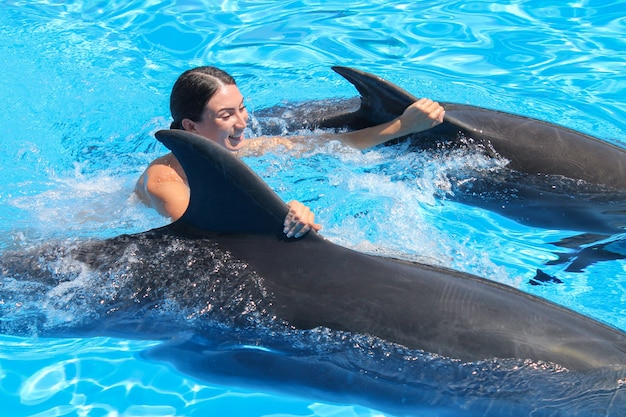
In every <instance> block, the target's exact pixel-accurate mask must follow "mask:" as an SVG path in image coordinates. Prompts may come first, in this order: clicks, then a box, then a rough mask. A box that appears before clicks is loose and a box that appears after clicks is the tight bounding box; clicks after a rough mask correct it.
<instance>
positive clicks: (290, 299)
mask: <svg viewBox="0 0 626 417" xmlns="http://www.w3.org/2000/svg"><path fill="white" fill-rule="evenodd" d="M156 136H157V138H158V139H159V140H160V141H161V142H162V143H164V144H165V146H167V147H168V148H169V149H170V150H171V151H172V152H173V153H174V155H176V157H177V159H178V160H179V161H180V162H181V164H182V166H183V168H184V170H185V172H186V173H187V177H188V179H189V186H190V189H191V198H190V203H189V207H188V209H187V211H186V212H185V214H184V215H183V216H182V217H181V218H180V219H179V220H178V221H177V222H175V223H173V224H172V225H169V226H167V227H165V228H163V229H159V230H157V231H154V232H151V233H158V234H160V235H162V236H175V237H179V238H181V237H182V238H185V239H200V240H203V241H205V242H206V245H207V246H209V245H217V246H218V247H219V248H221V249H223V250H225V251H227V252H228V253H231V254H232V256H233V257H234V258H236V259H237V260H238V261H240V262H242V263H244V264H245V265H248V268H250V269H251V270H253V271H255V272H256V273H257V274H258V276H260V277H261V278H262V280H263V287H264V290H265V291H267V293H268V294H271V298H272V300H273V301H272V307H271V309H272V314H273V315H275V316H276V317H279V318H280V319H282V320H284V321H286V322H287V323H289V324H290V325H292V326H295V327H296V328H300V329H310V328H315V327H328V328H331V329H334V330H342V331H347V332H351V333H364V334H370V335H374V336H377V337H379V338H382V339H384V340H387V341H391V342H395V343H398V344H400V345H403V346H406V347H409V348H411V349H420V350H424V351H428V352H432V353H437V354H440V355H443V356H447V357H452V358H456V359H460V360H463V361H477V360H484V359H491V358H519V359H531V360H535V361H546V362H552V363H555V364H559V365H561V366H564V367H566V368H568V369H571V370H589V369H594V368H599V367H618V368H622V367H625V366H626V334H625V333H623V332H621V331H619V330H617V329H614V328H611V327H608V326H606V325H604V324H601V323H599V322H596V321H594V320H591V319H589V318H587V317H584V316H582V315H580V314H577V313H575V312H573V311H570V310H567V309H565V308H562V307H559V306H557V305H555V304H553V303H550V302H548V301H545V300H542V299H539V298H537V297H534V296H531V295H529V294H526V293H523V292H521V291H518V290H516V289H514V288H512V287H509V286H506V285H502V284H499V283H496V282H493V281H489V280H486V279H482V278H479V277H476V276H472V275H468V274H465V273H461V272H457V271H453V270H449V269H444V268H438V267H433V266H428V265H424V264H419V263H413V262H405V261H402V260H397V259H391V258H383V257H376V256H372V255H367V254H363V253H359V252H355V251H353V250H350V249H347V248H344V247H342V246H338V245H336V244H334V243H332V242H330V241H328V240H326V239H324V238H322V237H321V236H320V235H318V234H317V233H309V234H307V235H306V236H305V237H303V238H301V239H299V240H290V239H285V238H284V237H283V235H282V223H283V219H284V218H285V216H286V214H287V211H288V208H287V206H286V205H285V204H284V203H283V202H282V201H281V199H280V198H279V197H278V196H277V195H276V194H275V193H274V192H273V191H272V190H271V189H270V188H269V187H268V186H267V185H266V184H265V183H264V182H263V181H262V180H261V179H260V178H259V177H258V176H257V175H256V174H254V173H253V172H252V171H251V170H250V168H248V166H247V165H245V164H244V163H243V162H241V161H239V160H238V159H237V158H236V157H234V156H233V155H232V154H231V153H229V152H228V151H226V150H225V149H222V148H221V147H219V145H216V144H214V143H213V142H211V141H209V140H207V139H205V138H203V137H201V136H198V135H195V134H191V133H188V132H184V131H176V130H170V131H160V132H157V134H156ZM216 199H217V200H219V203H218V204H216Z"/></svg>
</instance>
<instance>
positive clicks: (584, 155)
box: [255, 66, 626, 269]
mask: <svg viewBox="0 0 626 417" xmlns="http://www.w3.org/2000/svg"><path fill="white" fill-rule="evenodd" d="M332 69H333V70H334V71H335V72H337V73H338V74H340V75H341V76H343V77H344V78H345V79H346V80H348V81H349V82H350V83H352V84H353V85H354V86H355V88H356V89H357V91H358V92H359V93H360V96H359V97H353V98H350V99H344V100H340V99H336V100H331V101H328V100H325V101H320V102H308V103H306V104H300V105H295V106H294V105H289V106H288V107H281V106H277V107H271V108H268V109H263V110H261V111H259V112H256V113H255V114H256V115H257V116H259V117H260V118H261V119H262V120H265V122H264V123H265V124H264V125H263V129H265V131H264V133H269V134H273V133H274V134H279V133H286V132H285V129H286V130H287V131H294V130H297V129H302V128H309V129H312V128H337V129H349V130H354V129H361V128H364V127H368V126H372V125H375V124H378V123H384V122H386V121H389V120H391V119H393V118H395V117H397V116H399V115H401V114H402V112H403V111H404V110H405V109H406V107H407V106H408V105H410V104H411V103H413V102H414V101H416V100H417V97H415V96H414V95H412V94H410V93H409V92H407V91H405V90H403V89H402V88H400V87H398V86H397V85H394V84H392V83H390V82H389V81H386V80H384V79H383V78H381V77H378V76H376V75H373V74H370V73H367V72H364V71H361V70H358V69H354V68H348V67H342V66H335V67H333V68H332ZM441 104H442V105H443V107H444V108H445V110H446V113H445V117H444V122H443V123H442V124H440V125H438V126H436V127H435V128H433V129H429V130H427V131H424V132H421V133H417V134H413V135H410V137H409V140H410V150H413V151H417V150H428V149H436V148H438V147H439V146H440V145H442V144H444V145H446V147H455V146H465V147H466V146H468V143H470V146H472V147H473V148H474V149H478V150H479V151H481V152H483V153H485V154H487V155H488V156H490V157H497V158H504V159H505V160H506V161H507V164H506V166H505V167H504V168H503V169H501V170H499V171H498V172H491V171H490V172H489V173H487V174H484V173H481V172H473V173H468V174H467V175H464V176H463V178H462V180H459V181H454V180H453V179H452V181H451V182H452V187H453V188H452V189H451V190H449V191H446V192H445V193H444V194H445V197H444V198H447V199H451V200H453V201H457V202H460V203H463V204H466V205H471V206H477V207H481V208H484V209H486V210H489V211H492V212H495V213H498V214H499V215H502V216H505V217H508V218H511V219H513V220H515V221H516V222H518V223H521V224H524V225H528V226H532V227H540V228H547V229H560V230H571V231H573V232H579V233H581V234H582V235H583V236H589V235H595V236H597V241H598V245H600V244H601V242H602V241H604V240H607V239H610V238H611V237H612V236H614V235H617V234H620V233H622V232H623V231H624V227H625V226H626V150H625V149H624V148H622V147H619V146H616V145H614V144H611V143H608V142H606V141H603V140H600V139H598V138H594V137H592V136H590V135H587V134H584V133H581V132H577V131H574V130H572V129H568V128H565V127H562V126H559V125H556V124H552V123H547V122H544V121H541V120H537V119H532V118H528V117H522V116H518V115H514V114H509V113H504V112H501V111H496V110H489V109H485V108H481V107H475V106H470V105H464V104H457V103H446V102H443V103H441ZM277 119H280V120H281V121H282V123H283V125H281V126H283V130H282V131H280V129H276V126H277V125H278V123H277V122H276V120H277ZM617 239H618V240H619V239H623V238H622V237H617ZM612 240H615V239H612ZM588 243H589V242H587V244H588ZM563 244H567V243H566V242H564V243H563ZM556 245H557V246H561V244H560V243H558V242H557V243H556ZM584 249H585V248H583V247H581V248H580V250H577V251H575V255H574V256H576V259H577V265H578V269H584V268H585V267H587V266H589V265H591V264H593V263H594V262H598V261H600V260H602V259H623V258H624V256H622V255H621V254H619V253H618V254H617V255H615V256H612V255H610V254H609V255H608V256H605V257H598V256H595V255H596V254H597V251H590V250H584ZM563 263H564V264H565V265H566V262H565V260H564V262H563Z"/></svg>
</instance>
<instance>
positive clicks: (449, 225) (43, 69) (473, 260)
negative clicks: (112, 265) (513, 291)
mask: <svg viewBox="0 0 626 417" xmlns="http://www.w3.org/2000/svg"><path fill="white" fill-rule="evenodd" d="M625 5H626V3H625V2H624V1H614V2H604V3H603V5H602V6H596V5H593V6H592V5H591V4H588V3H587V2H582V1H580V2H571V3H568V4H564V3H563V2H556V1H510V2H500V3H499V4H493V3H492V2H483V1H469V2H467V1H463V2H461V1H443V2H442V1H439V2H431V1H423V2H402V1H374V2H372V1H367V2H365V1H362V2H346V1H294V2H281V3H276V2H272V1H267V2H261V1H249V2H244V1H239V2H238V1H223V2H219V3H218V2H211V1H174V0H170V1H163V2H159V1H147V0H144V1H136V2H89V1H85V2H76V3H74V4H72V5H65V4H64V2H55V1H42V2H37V1H29V2H18V1H5V2H4V3H3V5H2V7H1V8H0V49H1V50H2V55H1V56H2V57H3V59H2V69H3V74H4V76H3V78H2V80H1V81H0V85H1V87H2V88H1V91H3V97H4V102H5V107H6V109H5V111H4V115H3V117H2V118H0V127H1V128H2V132H4V140H3V141H2V143H1V144H0V149H1V150H2V165H3V167H4V169H3V172H4V179H3V180H2V182H1V185H0V198H1V199H2V207H1V208H0V210H2V215H1V216H0V227H1V230H2V231H3V233H2V241H1V243H0V245H2V249H3V250H5V249H9V248H21V247H29V246H30V245H33V244H35V243H38V242H42V241H47V240H49V239H53V238H68V237H71V238H79V237H91V236H96V237H110V236H115V235H118V234H120V233H129V232H138V231H142V230H146V229H148V228H151V227H155V226H159V225H162V224H164V222H163V219H161V218H159V217H158V216H157V215H155V214H154V213H152V212H151V211H150V210H147V209H144V208H143V207H141V206H140V205H139V204H137V202H136V201H135V200H134V198H133V197H132V196H131V192H132V187H133V185H134V181H135V180H136V178H137V176H138V175H139V174H140V172H141V171H142V170H143V169H144V168H145V166H146V164H147V163H148V162H149V161H150V160H152V159H153V158H154V157H156V156H157V155H160V154H162V153H163V152H164V149H163V147H162V146H161V145H158V144H157V143H156V141H155V140H154V139H153V137H152V134H153V132H154V131H155V130H157V129H159V128H163V127H166V126H167V125H168V120H167V115H168V108H167V99H168V94H169V90H170V88H171V84H172V82H173V80H174V79H175V78H176V76H177V75H178V74H179V73H180V72H181V71H182V70H184V69H186V68H188V67H190V66H194V65H199V64H205V63H212V64H217V65H219V66H220V67H223V68H224V69H226V70H227V71H229V72H230V73H232V74H233V75H234V76H235V77H236V78H237V80H238V83H239V85H240V88H241V90H242V92H243V93H244V94H245V95H246V97H247V102H248V105H249V106H250V108H251V109H252V110H254V109H260V108H263V107H266V106H270V105H274V104H277V103H280V102H281V101H283V100H284V101H291V100H306V99H316V98H324V97H333V96H344V97H348V96H352V95H354V94H355V91H354V90H353V88H352V86H351V85H349V84H348V83H347V82H345V81H343V80H341V79H340V77H338V76H336V75H335V74H333V73H332V72H331V71H330V69H329V67H330V66H331V65H336V64H341V65H347V66H353V67H357V68H361V69H364V70H367V71H369V72H373V73H375V74H377V75H380V76H383V77H385V78H387V79H389V80H391V81H393V82H394V83H396V84H398V85H400V86H402V87H404V88H405V89H407V90H409V91H411V92H412V93H414V94H415V95H417V96H428V97H432V98H434V99H437V100H441V101H451V102H461V103H468V104H473V105H478V106H483V107H488V108H495V109H499V110H504V111H509V112H512V113H518V114H523V115H526V116H531V117H536V118H539V119H543V120H549V121H552V122H554V123H558V124H562V125H565V126H568V127H570V128H574V129H577V130H580V131H583V132H587V133H590V134H592V135H594V136H597V137H600V138H602V139H605V140H607V141H611V142H614V143H618V144H622V145H623V143H624V141H625V140H626V107H625V105H624V103H623V97H624V90H625V89H626V76H625V75H624V73H623V51H624V46H625V45H624V40H623V39H624V37H625V36H624V35H625V32H626V20H625V18H624V17H623V10H624V6H625ZM401 155H402V149H398V148H393V147H392V148H384V149H376V150H373V151H370V152H366V153H360V152H351V151H349V150H345V149H341V150H337V149H334V148H331V149H328V148H323V149H321V150H320V151H319V152H317V153H313V154H311V155H308V156H307V157H305V158H299V159H297V158H292V157H288V156H285V155H268V156H265V157H263V158H256V159H251V160H249V161H247V162H249V163H250V165H251V166H253V168H254V169H255V170H257V172H259V173H260V174H261V175H262V176H263V177H264V178H266V179H267V180H268V181H269V183H270V184H271V185H272V187H273V188H274V189H275V190H276V191H277V192H278V193H279V194H280V195H281V197H283V198H284V199H285V200H288V199H292V198H297V199H299V200H301V201H305V202H307V204H309V205H310V206H311V207H312V208H313V209H314V211H315V212H316V213H317V217H318V219H319V221H320V222H321V223H322V224H323V225H324V231H323V233H324V235H325V236H326V237H328V238H329V239H331V240H333V241H336V242H338V243H341V244H344V245H346V246H350V247H353V248H356V249H358V250H363V251H368V252H378V253H384V254H387V253H390V254H394V255H399V254H400V255H402V256H405V257H410V258H417V259H420V260H425V261H426V262H429V263H435V264H439V265H444V266H449V267H452V268H455V269H459V270H463V271H467V272H471V273H474V274H477V275H480V276H484V277H488V278H490V279H495V280H499V281H502V282H505V283H508V284H510V285H513V286H515V287H517V288H520V289H522V290H524V291H528V292H531V293H533V294H536V295H540V296H543V297H546V298H548V299H550V300H553V301H555V302H557V303H559V304H562V305H565V306H568V307H570V308H573V309H575V310H576V311H579V312H582V313H584V314H587V315H589V316H592V317H594V318H597V319H600V320H603V321H605V322H607V323H609V324H612V325H614V326H617V327H619V328H621V329H623V330H626V316H625V315H624V314H623V313H624V307H623V306H624V302H625V301H626V289H625V288H624V282H625V279H624V277H625V274H626V272H624V266H625V265H626V264H625V263H624V261H623V260H619V259H618V260H611V261H605V262H598V263H596V264H594V265H592V266H590V267H588V268H587V269H585V270H583V271H582V272H569V271H566V269H567V265H566V264H562V263H561V264H557V265H545V264H546V262H548V261H551V260H555V259H557V254H563V253H567V252H568V249H567V248H563V247H557V246H555V245H553V244H552V242H556V241H558V240H560V239H562V238H565V237H570V236H573V235H574V234H575V233H573V232H571V231H567V230H548V229H536V228H530V227H526V226H523V225H519V224H517V223H514V222H512V221H510V220H508V219H506V218H502V217H499V216H496V215H494V214H493V213H490V212H486V211H483V210H479V209H476V208H472V207H467V206H463V205H459V204H455V203H453V202H451V201H449V200H446V199H439V198H436V197H435V195H436V194H437V188H436V187H435V185H434V184H440V181H445V179H446V178H447V177H446V175H447V174H448V173H449V172H451V171H454V170H455V169H460V168H463V167H474V168H475V167H478V168H482V167H484V168H485V169H488V168H489V167H490V164H491V163H492V162H491V161H486V160H483V159H480V158H478V157H477V156H476V155H472V154H455V155H448V156H445V157H442V158H439V159H432V158H429V155H416V156H415V158H417V159H412V160H407V159H406V158H403V157H401ZM389 161H392V162H391V163H390V162H389ZM411 166H419V167H420V169H421V172H420V175H418V176H417V177H416V178H409V179H405V178H400V180H398V177H401V176H399V175H398V174H399V173H400V172H402V171H403V170H406V169H407V168H408V167H411ZM283 170H284V171H283ZM280 171H283V173H281V175H277V173H279V172H280ZM287 173H288V174H287ZM407 177H410V176H407ZM347 195H349V198H346V196H347ZM537 269H543V270H546V272H548V273H550V274H553V275H555V276H557V277H558V278H559V279H561V280H562V281H563V284H559V285H544V286H531V285H530V284H529V280H530V278H532V277H533V276H534V275H535V272H536V270H537ZM3 285H4V288H3V295H4V297H3V298H2V303H3V304H2V305H3V310H2V311H3V317H2V319H3V320H5V321H6V320H9V318H8V317H7V316H6V315H4V314H5V313H6V311H15V309H14V308H13V309H9V308H8V307H9V306H8V304H10V302H11V301H10V298H9V297H7V296H6V294H8V293H9V294H10V291H11V289H10V288H8V287H7V285H8V284H7V282H6V281H5V282H3ZM62 295H63V294H59V293H57V294H49V295H47V297H48V298H47V299H46V298H44V299H43V301H42V300H41V299H37V300H35V301H36V302H40V303H41V302H43V303H47V308H48V309H49V310H48V311H52V312H51V313H48V314H49V318H53V319H55V320H58V321H59V322H63V321H64V320H70V321H71V320H72V319H74V318H75V317H74V316H73V314H75V313H76V312H77V311H76V310H72V309H71V308H70V309H64V308H57V309H52V307H51V305H52V303H51V299H52V298H53V297H55V296H56V297H59V296H62ZM61 304H62V303H61ZM31 307H32V306H31ZM296 336H297V337H302V338H304V339H302V341H306V340H309V339H306V338H307V337H310V338H313V337H317V338H318V339H315V341H316V343H319V341H320V340H327V341H328V343H329V345H328V346H331V347H332V349H334V350H333V351H332V352H333V354H335V355H336V357H337V358H338V359H337V360H347V361H354V362H357V363H360V364H361V365H363V364H366V363H367V364H368V366H373V365H372V364H375V363H378V362H381V363H385V364H387V365H389V366H391V365H393V366H409V365H408V364H407V363H405V362H403V361H401V360H400V361H399V362H398V361H397V360H398V359H397V358H396V357H395V356H394V355H392V354H390V351H389V350H388V348H389V347H385V346H382V347H374V348H372V349H365V348H363V349H362V350H358V349H357V351H352V352H351V351H350V348H349V346H353V345H355V344H358V343H359V342H361V343H362V344H363V345H364V346H366V345H367V341H364V340H359V339H358V338H357V339H351V338H349V337H344V335H336V334H322V335H319V334H318V335H315V336H313V335H296ZM337 339H339V340H337ZM342 343H345V345H344V344H342ZM156 345H157V343H156V342H154V341H149V340H148V341H146V340H126V339H111V338H85V339H43V338H37V337H16V336H5V335H2V336H0V357H1V358H2V359H1V362H0V395H1V397H2V404H3V406H4V407H5V409H6V410H9V411H10V413H11V414H9V415H90V416H91V415H103V416H104V415H107V416H113V415H128V416H134V415H151V416H165V415H224V414H227V415H247V416H250V415H259V416H261V415H271V416H283V415H299V416H334V415H342V416H344V415H345V416H353V415H354V416H374V415H393V413H387V412H380V411H376V410H375V408H376V407H374V408H373V409H370V408H367V407H366V406H364V405H363V404H361V403H351V402H350V401H349V400H348V401H341V400H340V399H337V400H336V402H332V401H325V400H324V398H323V396H317V395H316V393H308V392H306V390H300V391H298V390H297V389H296V390H295V394H296V395H292V394H294V392H293V391H292V390H290V389H288V387H282V388H281V387H275V388H277V389H276V390H274V389H273V387H272V386H267V385H269V384H266V386H263V385H262V384H260V385H259V384H250V385H247V384H246V381H239V382H238V383H235V384H221V383H220V382H219V381H211V380H207V379H206V378H202V375H192V374H190V373H189V372H187V373H186V372H179V371H176V370H175V369H173V367H172V366H170V364H169V363H167V361H164V362H160V361H153V360H149V359H146V358H145V357H144V356H143V352H145V351H147V350H149V349H151V348H153V347H155V346H156ZM343 352H351V353H348V354H346V355H347V356H342V355H343V354H344V353H343ZM402 353H403V356H402V358H406V357H410V358H413V359H415V357H413V356H411V355H410V354H408V353H407V352H402ZM359 355H362V356H359ZM390 355H391V359H388V360H389V361H391V362H385V361H384V359H383V358H388V357H390ZM368 358H370V359H368ZM371 358H373V359H371ZM367 360H371V361H372V362H367ZM359 361H361V362H359ZM417 362H419V360H418V361H417ZM420 363H421V362H420ZM429 363H430V364H431V365H433V362H429ZM433 366H435V365H433ZM440 366H441V367H440V368H437V372H433V373H432V374H429V376H430V377H432V379H433V380H436V377H438V376H440V375H441V374H446V371H448V373H450V372H451V371H450V368H446V367H445V366H443V365H440ZM378 371H380V369H378ZM466 371H467V372H468V373H469V374H470V375H471V374H472V372H474V371H476V370H475V369H466ZM457 372H458V370H457ZM492 375H493V374H492ZM463 376H464V375H463ZM552 377H554V375H552V374H542V375H540V376H539V377H536V378H537V379H531V381H533V382H535V383H538V382H539V381H544V382H545V381H546V380H550V378H552ZM557 377H558V376H557ZM541 378H544V379H541ZM459 381H462V382H464V383H467V381H468V380H467V379H466V378H463V377H461V376H459ZM497 381H499V380H498V379H495V380H493V379H488V380H486V381H483V380H481V381H474V383H475V384H483V383H484V389H485V390H487V391H489V390H497V389H506V387H505V388H503V387H501V386H498V384H497ZM518 382H519V381H518ZM399 383H400V381H399ZM567 383H569V384H571V385H575V383H576V381H572V380H567ZM433 385H434V387H435V388H433V387H430V386H425V387H424V390H423V392H424V394H423V395H424V396H425V397H426V396H428V395H443V393H442V390H445V389H447V388H449V387H437V384H436V381H435V383H434V384H433ZM513 386H514V385H513ZM507 387H508V388H511V386H507ZM455 388H456V389H458V391H457V393H458V395H456V396H455V397H454V398H455V400H454V402H453V404H452V405H451V408H449V409H447V410H441V409H439V408H437V407H435V406H432V407H429V406H426V407H424V409H423V410H420V412H421V415H465V414H463V413H464V410H466V409H467V408H468V407H470V405H471V404H470V402H471V401H472V400H470V399H469V398H467V397H464V396H463V394H462V393H463V390H464V389H467V388H468V387H467V386H463V385H462V383H461V384H460V385H459V386H457V387H455ZM574 391H575V390H574ZM583 393H584V391H583ZM581 395H582V394H581ZM556 400H558V398H557V399H555V402H556V404H557V405H558V404H559V402H558V401H556ZM579 400H580V401H578V402H584V401H583V398H579ZM426 402H427V401H425V403H426ZM575 402H576V398H574V399H572V398H568V399H567V401H565V399H563V403H564V404H566V405H565V406H564V407H572V408H571V409H567V408H565V409H561V410H560V411H561V412H562V413H563V414H564V415H568V414H567V412H568V411H571V412H570V415H575V414H574V413H575V412H578V413H580V415H590V414H592V413H593V412H595V410H592V411H590V410H588V409H587V410H579V409H576V408H575V406H572V403H575ZM470 408H471V407H470ZM557 408H558V407H557ZM506 410H508V411H510V412H512V413H514V412H515V410H516V408H515V405H509V408H507V409H506ZM511 410H512V411H511ZM523 410H524V408H523V406H521V405H520V408H519V409H518V411H520V412H523ZM446 413H447V414H446ZM555 413H556V411H555ZM502 414H503V413H501V414H500V415H502Z"/></svg>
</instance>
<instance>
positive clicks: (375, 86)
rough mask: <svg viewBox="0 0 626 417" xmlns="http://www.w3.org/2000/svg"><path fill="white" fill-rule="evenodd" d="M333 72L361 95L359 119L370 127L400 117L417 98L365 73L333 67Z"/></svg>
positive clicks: (347, 68)
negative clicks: (350, 84) (348, 82)
mask: <svg viewBox="0 0 626 417" xmlns="http://www.w3.org/2000/svg"><path fill="white" fill-rule="evenodd" d="M332 69H333V71H335V72H336V73H338V74H339V75H341V76H342V77H344V78H345V79H346V80H348V81H350V82H351V83H352V84H353V85H354V87H355V88H356V89H357V90H358V92H359V94H360V95H361V108H360V109H359V110H358V111H357V113H359V117H360V118H361V119H364V120H368V121H369V122H370V125H376V124H381V123H385V122H388V121H390V120H392V119H395V118H396V117H398V116H400V115H401V114H402V113H403V112H404V110H405V109H406V108H407V107H408V106H409V105H411V104H412V103H414V102H415V101H417V97H415V96H414V95H412V94H411V93H409V92H407V91H405V90H403V89H402V88H400V87H398V86H397V85H395V84H392V83H390V82H389V81H387V80H385V79H383V78H381V77H378V76H376V75H374V74H370V73H367V72H365V71H361V70H357V69H354V68H349V67H341V66H334V67H332Z"/></svg>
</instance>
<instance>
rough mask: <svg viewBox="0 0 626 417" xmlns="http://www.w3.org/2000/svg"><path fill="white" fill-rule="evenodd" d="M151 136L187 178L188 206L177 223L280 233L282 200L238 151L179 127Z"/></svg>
mask: <svg viewBox="0 0 626 417" xmlns="http://www.w3.org/2000/svg"><path fill="white" fill-rule="evenodd" d="M155 136H156V138H157V139H158V140H159V141H160V142H162V143H163V144H164V145H165V146H166V147H167V148H169V149H170V150H171V151H172V153H173V154H174V156H176V158H177V159H178V161H179V162H180V163H181V165H182V167H183V169H184V170H185V174H186V175H187V180H188V182H189V188H190V192H191V196H190V199H189V206H188V207H187V211H186V212H185V214H184V215H183V216H182V217H181V218H180V219H179V220H178V221H176V222H175V225H177V227H179V228H180V227H181V226H182V228H184V229H186V230H191V231H195V232H201V233H246V234H247V233H251V234H265V233H268V234H277V235H282V229H283V221H284V219H285V216H286V215H287V212H288V211H289V209H288V207H287V205H286V204H285V203H284V202H283V201H282V200H281V199H280V197H278V196H277V195H276V193H275V192H274V191H272V189H270V188H269V186H268V185H267V184H266V183H265V182H264V181H263V180H262V179H261V178H259V177H258V176H257V175H256V174H255V173H254V172H253V171H252V170H251V169H250V168H249V167H248V166H247V165H246V164H245V163H244V162H242V161H241V160H239V158H237V156H235V155H234V154H232V153H231V152H230V151H228V150H226V149H225V148H223V147H221V146H220V145H218V144H216V143H214V142H213V141H211V140H209V139H206V138H204V137H202V136H200V135H197V134H195V133H191V132H187V131H184V130H161V131H159V132H157V133H156V134H155Z"/></svg>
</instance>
